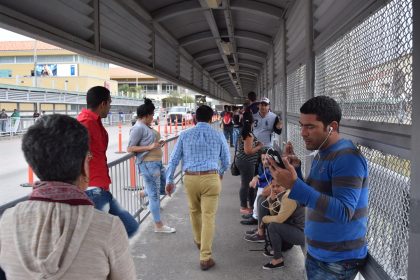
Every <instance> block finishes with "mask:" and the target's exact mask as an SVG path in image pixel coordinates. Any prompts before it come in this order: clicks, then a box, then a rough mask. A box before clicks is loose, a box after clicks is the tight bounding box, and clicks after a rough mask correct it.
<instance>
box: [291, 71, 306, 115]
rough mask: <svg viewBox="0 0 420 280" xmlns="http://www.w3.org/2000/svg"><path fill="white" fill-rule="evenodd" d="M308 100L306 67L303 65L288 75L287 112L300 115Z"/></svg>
mask: <svg viewBox="0 0 420 280" xmlns="http://www.w3.org/2000/svg"><path fill="white" fill-rule="evenodd" d="M306 98H307V96H306V65H302V66H300V67H299V68H297V69H296V70H295V71H293V72H292V73H290V74H287V112H288V113H299V109H300V107H301V106H302V104H303V103H304V102H305V101H306Z"/></svg>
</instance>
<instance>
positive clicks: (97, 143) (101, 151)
mask: <svg viewBox="0 0 420 280" xmlns="http://www.w3.org/2000/svg"><path fill="white" fill-rule="evenodd" d="M77 120H78V121H79V122H80V123H81V124H83V125H84V126H85V127H86V128H87V130H88V131H89V148H90V152H91V154H92V159H91V161H90V162H89V186H94V187H100V188H102V189H104V190H106V191H108V190H109V184H111V178H110V177H109V173H108V164H107V159H106V150H107V148H108V132H106V130H105V128H104V126H103V125H102V121H101V116H99V115H98V114H96V113H94V112H92V111H90V110H87V109H83V110H82V112H80V114H79V115H78V116H77Z"/></svg>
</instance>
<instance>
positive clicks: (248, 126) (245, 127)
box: [241, 111, 254, 140]
mask: <svg viewBox="0 0 420 280" xmlns="http://www.w3.org/2000/svg"><path fill="white" fill-rule="evenodd" d="M253 125H254V117H253V116H252V113H251V112H248V111H246V112H244V113H243V115H242V134H241V135H242V139H244V140H245V139H246V138H247V137H249V136H251V132H252V126H253Z"/></svg>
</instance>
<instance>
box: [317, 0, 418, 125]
mask: <svg viewBox="0 0 420 280" xmlns="http://www.w3.org/2000/svg"><path fill="white" fill-rule="evenodd" d="M412 23H413V22H412V4H411V1H410V0H394V1H391V2H390V3H389V4H387V5H386V6H385V7H383V8H382V9H380V10H379V11H378V12H376V13H374V14H373V15H372V16H370V17H369V18H368V19H366V20H365V21H363V22H362V23H361V24H359V25H358V26H357V27H356V28H354V29H353V30H351V31H350V32H348V33H347V34H345V35H344V36H343V37H342V38H341V39H339V40H338V41H336V42H335V43H334V44H332V45H331V46H329V47H328V48H327V49H325V50H324V51H322V52H321V53H319V54H318V55H317V56H316V59H315V63H316V64H315V65H316V66H315V95H328V96H331V97H333V98H334V99H335V100H337V101H338V102H339V103H340V105H341V108H342V110H343V117H344V118H348V119H359V120H367V121H375V122H388V123H400V124H411V111H412V79H413V78H412V48H413V45H412V39H413V34H412V33H413V27H412Z"/></svg>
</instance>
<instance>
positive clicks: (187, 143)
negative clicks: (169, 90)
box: [166, 105, 230, 270]
mask: <svg viewBox="0 0 420 280" xmlns="http://www.w3.org/2000/svg"><path fill="white" fill-rule="evenodd" d="M212 116H213V110H212V109H211V108H210V107H209V106H206V105H202V106H200V107H199V108H198V109H197V112H196V119H197V122H198V123H197V125H196V126H195V127H194V128H192V129H189V130H187V131H185V132H183V133H181V135H180V136H179V139H178V142H177V143H176V145H175V148H174V150H173V152H172V154H171V158H170V160H169V164H168V168H167V170H166V177H167V179H166V182H167V185H166V193H167V194H168V195H169V196H170V195H171V193H172V192H173V190H174V188H175V185H174V173H175V169H176V167H177V166H178V163H179V161H180V160H182V171H184V172H185V179H184V186H185V190H186V192H187V196H188V205H189V209H190V220H191V224H192V229H193V235H194V242H195V244H196V245H197V247H198V248H199V250H200V267H201V269H202V270H207V269H209V268H211V267H213V266H214V265H215V262H214V260H213V259H212V257H211V256H212V254H211V253H212V251H211V248H212V243H213V236H214V224H215V216H216V211H217V206H218V201H219V194H220V191H221V188H222V184H221V180H222V178H223V173H224V172H225V171H226V169H227V168H228V167H229V162H230V153H229V147H228V146H227V143H226V139H225V137H224V136H223V134H222V132H219V131H217V130H215V129H214V128H212V127H211V125H210V122H211V119H212Z"/></svg>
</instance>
